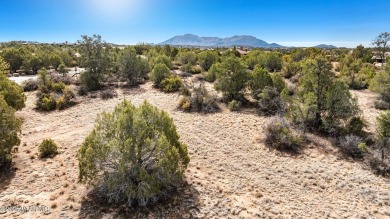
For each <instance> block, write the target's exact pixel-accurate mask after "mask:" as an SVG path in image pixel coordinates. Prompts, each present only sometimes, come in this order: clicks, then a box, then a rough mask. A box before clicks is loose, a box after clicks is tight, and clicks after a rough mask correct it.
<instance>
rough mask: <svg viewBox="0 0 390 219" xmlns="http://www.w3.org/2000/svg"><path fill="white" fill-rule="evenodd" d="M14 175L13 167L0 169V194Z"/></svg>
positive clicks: (14, 169)
mask: <svg viewBox="0 0 390 219" xmlns="http://www.w3.org/2000/svg"><path fill="white" fill-rule="evenodd" d="M15 173H16V168H15V167H14V166H9V165H7V166H4V167H1V168H0V194H1V193H2V192H4V190H6V189H7V188H8V185H9V184H10V183H11V181H12V179H13V178H14V176H15Z"/></svg>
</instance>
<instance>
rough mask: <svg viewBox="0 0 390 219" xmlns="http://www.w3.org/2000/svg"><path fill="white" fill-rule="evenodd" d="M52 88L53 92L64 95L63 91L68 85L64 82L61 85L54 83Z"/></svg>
mask: <svg viewBox="0 0 390 219" xmlns="http://www.w3.org/2000/svg"><path fill="white" fill-rule="evenodd" d="M51 87H52V88H53V90H54V91H55V92H57V93H62V91H63V90H64V89H65V87H66V85H65V84H64V83H62V82H59V83H52V84H51Z"/></svg>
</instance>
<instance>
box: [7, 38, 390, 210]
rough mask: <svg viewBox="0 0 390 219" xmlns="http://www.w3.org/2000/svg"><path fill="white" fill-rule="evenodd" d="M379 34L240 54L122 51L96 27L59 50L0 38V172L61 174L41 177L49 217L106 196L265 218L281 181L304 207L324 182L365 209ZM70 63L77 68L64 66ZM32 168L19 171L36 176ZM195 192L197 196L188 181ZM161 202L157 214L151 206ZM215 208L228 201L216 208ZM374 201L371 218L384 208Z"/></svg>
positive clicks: (378, 134)
mask: <svg viewBox="0 0 390 219" xmlns="http://www.w3.org/2000/svg"><path fill="white" fill-rule="evenodd" d="M386 37H387V35H383V34H382V35H380V36H379V37H378V39H376V40H375V41H374V42H376V44H375V45H376V48H365V47H363V46H358V47H356V48H355V49H353V50H350V49H343V48H341V49H318V48H294V49H292V48H290V49H285V48H281V49H272V50H266V49H248V51H245V53H243V52H242V51H243V48H241V49H237V48H236V47H233V48H214V49H204V48H191V47H188V48H178V47H172V46H169V45H165V46H159V45H153V46H152V45H147V44H139V45H135V46H125V47H119V46H116V45H113V44H110V43H107V42H105V41H104V40H103V39H102V38H101V37H100V36H99V35H93V36H91V37H90V36H82V38H81V40H79V41H78V42H77V43H76V44H75V45H72V46H70V45H69V46H63V47H58V46H56V45H21V44H18V43H16V42H14V43H3V44H0V51H1V52H0V107H1V108H0V114H1V118H2V123H1V127H0V137H1V141H0V147H1V150H0V165H1V167H2V171H4V172H11V171H16V176H15V177H16V179H18V180H19V179H20V178H18V177H21V176H23V177H24V178H28V177H29V176H28V174H27V173H24V172H21V171H24V170H22V169H21V166H25V165H27V164H31V165H41V166H44V165H49V167H50V168H54V169H55V170H57V169H58V170H60V169H61V170H63V171H64V172H63V173H57V172H56V171H55V170H53V172H50V173H52V175H53V176H47V175H44V174H42V177H43V178H44V179H45V180H48V182H47V183H48V184H56V180H63V181H64V182H65V183H66V186H65V185H64V186H63V187H64V188H62V189H63V190H61V191H60V190H58V189H59V188H55V189H53V188H50V189H48V190H45V194H43V195H42V196H44V197H45V198H47V199H48V200H49V201H51V202H52V203H51V206H52V209H53V211H55V212H56V213H58V214H61V211H65V212H68V213H69V212H71V213H69V214H70V215H73V216H75V214H77V215H76V216H79V217H88V216H90V217H93V216H96V215H94V214H95V213H97V212H98V213H102V212H103V211H105V210H107V211H109V212H111V213H112V211H111V210H108V209H105V210H102V211H100V209H99V210H98V211H96V206H100V207H101V206H105V205H107V206H110V207H109V208H113V209H118V208H119V209H120V210H119V211H120V212H121V213H123V214H132V213H134V212H136V213H137V214H138V216H145V215H146V216H150V217H164V216H165V217H168V218H169V217H175V216H176V217H180V215H179V214H177V212H182V211H183V210H180V209H179V210H177V209H176V208H175V207H176V206H179V207H177V208H186V211H187V210H188V211H191V210H192V209H195V208H198V207H199V208H202V210H193V211H192V212H191V215H192V216H194V217H228V216H229V215H240V216H241V217H249V218H250V217H261V216H264V217H266V216H270V215H273V213H270V214H268V213H269V211H271V210H270V209H273V208H272V207H270V206H268V203H270V202H272V203H274V205H276V206H278V207H279V208H281V211H283V210H286V211H288V209H287V207H286V203H284V201H283V196H285V195H284V192H280V193H279V192H275V191H272V192H270V189H271V188H272V190H273V189H275V188H276V187H278V188H279V187H283V186H282V184H283V185H284V187H285V188H286V189H287V190H288V191H289V192H290V193H291V194H290V195H291V197H292V198H293V199H296V198H297V197H300V196H303V197H304V199H303V202H305V203H306V204H308V203H310V201H308V200H309V199H310V196H312V195H313V194H314V196H319V194H322V193H323V192H324V191H325V190H329V191H332V192H334V193H337V195H335V196H337V197H341V196H343V197H342V198H346V199H351V198H353V197H355V198H356V197H358V198H357V199H359V203H358V204H356V205H359V206H360V207H362V209H363V207H366V208H371V207H372V208H374V209H381V207H383V206H388V200H387V199H386V197H385V196H386V194H387V195H388V191H386V189H387V187H386V186H387V185H388V184H387V181H386V180H387V179H388V177H389V176H390V157H389V155H390V148H389V145H390V140H389V138H390V113H389V112H388V111H386V110H389V109H390V67H389V65H383V66H382V65H381V66H378V65H374V64H373V60H372V59H371V58H372V54H373V52H379V53H380V54H382V55H383V54H384V53H383V51H388V48H387V47H386V45H383V43H382V44H381V42H383V40H384V39H385V40H386V39H387V38H386ZM71 67H72V68H73V67H77V68H80V69H83V71H82V72H81V73H80V74H78V73H77V72H76V73H73V74H69V73H68V72H70V71H71V69H72V68H71ZM14 74H20V75H22V74H35V75H37V79H36V80H30V81H26V82H24V83H23V84H21V85H18V84H16V83H14V82H12V81H10V80H9V79H8V76H11V75H14ZM7 75H8V76H7ZM365 95H371V96H369V97H370V98H371V97H372V96H375V97H376V98H377V99H372V98H371V99H370V98H367V97H366V96H365ZM97 97H100V98H97ZM362 98H365V99H362ZM368 100H369V101H371V102H372V104H368V103H367V104H366V103H365V102H367V101H368ZM48 111H52V112H48ZM93 121H95V122H93ZM51 123H53V124H51ZM57 126H58V127H57ZM21 133H23V134H21ZM3 139H4V140H3ZM36 157H39V158H41V159H35V158H36ZM47 158H50V159H47ZM190 160H191V162H190ZM315 163H320V164H315ZM314 164H315V165H314ZM13 165H14V166H15V168H16V170H13V168H12V166H13ZM302 166H304V167H302ZM3 167H4V168H3ZM65 168H66V170H65ZM301 168H303V169H304V170H301ZM339 168H340V170H339ZM3 169H4V170H3ZM339 171H341V175H342V174H343V175H342V176H339V177H340V180H341V181H343V182H341V181H340V180H339V179H336V178H337V177H335V175H337V174H338V173H339ZM350 171H354V173H353V174H351V172H350ZM38 172H39V171H38ZM40 173H42V172H40ZM276 173H277V174H276ZM298 173H299V174H298ZM355 173H356V174H355ZM354 174H355V175H354ZM19 175H20V176H19ZM298 175H302V178H299V177H300V176H298ZM295 176H297V177H298V178H294V177H295ZM317 177H318V178H319V180H322V181H321V182H320V181H316V178H317ZM24 178H23V179H24ZM38 178H39V177H35V178H34V179H26V180H24V181H23V180H21V181H23V183H26V182H30V183H32V184H33V185H35V183H36V182H38V181H39V179H38ZM57 178H58V179H57ZM303 178H304V179H303ZM239 179H240V180H242V182H241V181H239ZM285 180H287V181H285ZM289 180H290V181H289ZM332 180H334V181H337V180H339V181H337V182H334V183H333V181H332ZM354 180H356V183H358V184H359V185H355V184H353V183H355V181H354ZM325 181H326V182H328V183H326V182H325ZM344 181H348V182H344ZM332 183H333V184H332ZM343 183H344V184H343ZM348 183H349V184H348ZM370 183H372V184H373V185H374V186H375V188H376V189H377V190H375V191H373V189H372V188H371V189H372V190H370V191H372V194H371V195H372V196H374V193H375V192H377V193H378V194H379V193H381V194H382V193H383V194H384V193H386V192H387V193H386V194H385V195H383V196H380V197H379V195H377V196H376V199H375V200H376V201H372V200H368V199H369V197H371V196H366V195H364V194H363V193H364V192H365V191H367V188H368V187H367V188H366V187H365V186H369V185H368V184H370ZM244 184H247V185H245V186H244ZM11 185H12V186H14V184H13V182H12V183H11ZM70 185H71V186H70ZM348 186H349V187H351V188H352V187H353V188H354V189H355V191H354V189H346V187H348ZM284 187H283V188H284ZM363 187H364V188H363ZM69 188H71V189H69ZM195 188H196V189H195ZM297 188H298V189H297ZM197 189H199V190H198V192H199V197H197V198H199V200H196V201H195V199H196V198H194V196H190V195H189V194H188V193H189V192H188V191H191V193H192V194H191V195H194V194H193V193H194V192H193V191H194V190H197ZM279 189H280V188H279ZM5 190H6V188H5ZM38 190H39V189H37V190H34V192H38ZM57 190H58V191H57ZM72 190H74V191H75V192H74V191H72ZM183 190H185V191H184V192H183ZM303 190H305V191H306V190H307V191H309V192H308V194H301V191H303ZM0 191H1V190H0ZM53 191H54V192H53ZM87 191H90V192H89V193H88V192H87ZM238 191H239V192H238ZM39 192H40V191H39ZM338 192H339V193H340V194H338ZM54 193H55V194H54ZM47 194H50V195H49V196H50V198H48V197H46V196H47ZM64 194H67V195H69V197H67V198H66V200H67V202H72V208H70V206H68V205H66V206H67V208H66V209H65V210H59V209H58V208H59V207H61V208H64V205H65V204H64V203H65V202H63V203H60V202H59V201H58V203H57V201H56V202H54V201H55V200H63V199H61V198H60V196H63V195H64ZM75 196H76V198H75ZM183 197H184V198H183ZM387 197H388V196H387ZM32 199H33V198H32ZM32 199H30V200H29V201H33V200H32ZM183 199H185V200H184V201H183ZM277 199H278V200H277ZM372 199H374V198H372ZM9 200H10V197H8V196H7V197H6V198H2V196H0V201H1V202H4V203H5V202H9ZM45 200H46V199H45ZM45 200H43V201H45ZM224 200H229V201H224ZM332 200H333V199H326V200H325V201H327V202H329V203H330V202H331V201H332ZM23 201H24V200H23ZM46 201H47V200H46ZM89 201H92V202H93V203H94V204H91V202H89ZM165 202H168V203H169V204H168V205H167V206H170V207H167V206H166V205H164V203H165ZM179 202H180V203H179ZM195 202H196V203H195ZM288 202H293V200H289V201H288ZM102 203H103V204H102ZM172 203H173V204H172ZM240 203H241V204H240ZM34 204H36V203H35V202H34ZM73 205H75V206H78V207H76V208H75V207H74V206H73ZM195 205H199V206H195ZM145 206H146V207H145ZM156 206H157V207H156ZM161 206H164V208H163V209H165V210H161V211H164V212H165V213H161V215H157V216H156V215H152V214H151V213H145V209H146V208H147V209H152V211H155V210H156V209H161ZM245 206H247V208H246V209H244V208H245ZM264 206H265V207H264ZM267 206H268V207H267ZM351 206H352V205H349V207H351ZM100 207H99V208H100ZM355 207H356V206H355ZM355 207H354V208H355ZM187 208H189V209H187ZM213 208H216V209H224V208H227V209H230V210H227V212H223V211H222V210H221V211H220V212H216V213H214V214H211V213H210V212H213V210H212V209H213ZM257 208H261V211H263V212H266V213H267V214H260V213H259V212H257V210H256V209H257ZM54 209H55V210H54ZM76 209H77V210H76ZM86 209H87V210H86ZM91 209H93V210H91ZM170 209H173V210H172V211H177V212H176V214H175V213H172V212H171V213H166V212H167V211H170ZM237 209H238V210H237ZM290 210H291V209H290ZM156 211H157V210H156ZM272 211H274V210H272ZM296 211H297V212H299V213H302V214H304V213H303V212H302V210H299V209H296ZM362 211H364V210H362ZM367 211H368V210H367ZM375 211H376V212H370V213H367V215H368V216H367V217H381V216H386V215H387V216H388V214H390V213H389V212H382V211H380V212H379V211H377V210H375ZM75 212H76V213H75ZM91 212H93V214H92V213H91ZM337 213H339V211H337ZM278 214H283V212H279V213H277V214H276V215H278ZM259 215H260V216H259ZM313 215H314V214H313ZM324 215H325V214H322V213H321V214H315V216H317V217H321V216H324ZM340 215H341V213H340ZM7 216H9V215H7ZM18 216H21V217H23V216H24V215H23V213H20V214H18ZM56 216H57V215H54V214H53V217H56ZM133 216H134V215H133ZM274 216H275V215H274ZM290 216H291V215H290ZM338 216H339V215H338Z"/></svg>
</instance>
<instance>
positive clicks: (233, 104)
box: [228, 100, 242, 111]
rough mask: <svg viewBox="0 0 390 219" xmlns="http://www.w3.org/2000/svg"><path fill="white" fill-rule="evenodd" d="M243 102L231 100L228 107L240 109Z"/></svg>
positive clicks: (233, 109)
mask: <svg viewBox="0 0 390 219" xmlns="http://www.w3.org/2000/svg"><path fill="white" fill-rule="evenodd" d="M241 105H242V104H241V102H240V101H237V100H232V101H230V102H229V104H228V109H229V110H230V111H240V109H241Z"/></svg>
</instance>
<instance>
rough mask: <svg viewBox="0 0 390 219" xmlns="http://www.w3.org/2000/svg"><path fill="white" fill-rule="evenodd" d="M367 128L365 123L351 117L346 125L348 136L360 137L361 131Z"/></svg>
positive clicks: (361, 119)
mask: <svg viewBox="0 0 390 219" xmlns="http://www.w3.org/2000/svg"><path fill="white" fill-rule="evenodd" d="M366 126H367V124H366V121H365V120H364V119H363V118H361V117H352V118H351V119H350V120H349V122H348V123H347V125H346V131H347V133H348V134H351V135H356V136H362V135H363V134H364V132H363V129H364V128H365V127H366Z"/></svg>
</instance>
